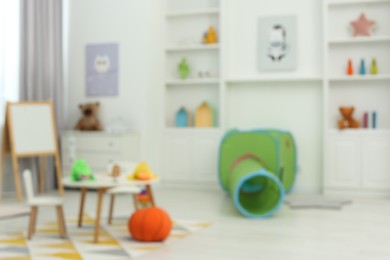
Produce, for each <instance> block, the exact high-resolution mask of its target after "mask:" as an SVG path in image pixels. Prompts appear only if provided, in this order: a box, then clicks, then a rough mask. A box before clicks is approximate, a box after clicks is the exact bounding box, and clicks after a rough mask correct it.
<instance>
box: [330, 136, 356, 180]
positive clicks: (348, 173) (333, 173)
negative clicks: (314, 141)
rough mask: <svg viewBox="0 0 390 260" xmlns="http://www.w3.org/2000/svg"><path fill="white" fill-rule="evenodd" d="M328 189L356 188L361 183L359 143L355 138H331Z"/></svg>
mask: <svg viewBox="0 0 390 260" xmlns="http://www.w3.org/2000/svg"><path fill="white" fill-rule="evenodd" d="M329 153H330V154H329V166H330V167H329V168H328V169H329V171H328V172H327V173H326V184H327V186H328V187H329V188H358V187H360V183H361V180H360V179H361V177H360V172H361V169H360V168H361V161H360V142H359V138H358V137H357V136H332V137H331V138H330V143H329Z"/></svg>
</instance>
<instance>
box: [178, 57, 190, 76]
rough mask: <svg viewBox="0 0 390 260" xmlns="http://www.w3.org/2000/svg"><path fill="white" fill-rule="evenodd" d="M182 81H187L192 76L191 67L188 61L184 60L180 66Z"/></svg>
mask: <svg viewBox="0 0 390 260" xmlns="http://www.w3.org/2000/svg"><path fill="white" fill-rule="evenodd" d="M178 69H179V73H180V77H181V79H186V78H187V77H188V75H189V74H190V66H189V65H188V63H187V60H186V59H185V58H183V59H182V60H181V62H180V63H179V66H178Z"/></svg>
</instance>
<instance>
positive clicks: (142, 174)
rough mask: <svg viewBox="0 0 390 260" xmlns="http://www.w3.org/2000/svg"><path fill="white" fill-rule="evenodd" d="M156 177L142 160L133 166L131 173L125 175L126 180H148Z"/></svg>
mask: <svg viewBox="0 0 390 260" xmlns="http://www.w3.org/2000/svg"><path fill="white" fill-rule="evenodd" d="M155 178H157V176H156V175H155V174H154V173H153V172H152V169H151V168H150V167H149V165H148V164H147V163H145V162H142V163H140V164H138V165H137V167H135V170H134V172H133V174H130V175H128V176H127V179H128V180H141V181H148V180H152V179H155Z"/></svg>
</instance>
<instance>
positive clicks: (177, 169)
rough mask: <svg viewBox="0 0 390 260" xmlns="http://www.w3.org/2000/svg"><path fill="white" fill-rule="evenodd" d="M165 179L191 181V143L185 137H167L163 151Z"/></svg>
mask: <svg viewBox="0 0 390 260" xmlns="http://www.w3.org/2000/svg"><path fill="white" fill-rule="evenodd" d="M163 157H164V172H163V176H162V178H163V179H166V180H173V181H182V180H189V177H190V170H191V168H190V165H191V143H190V140H189V139H188V138H185V137H183V136H174V135H167V136H166V137H165V145H164V150H163Z"/></svg>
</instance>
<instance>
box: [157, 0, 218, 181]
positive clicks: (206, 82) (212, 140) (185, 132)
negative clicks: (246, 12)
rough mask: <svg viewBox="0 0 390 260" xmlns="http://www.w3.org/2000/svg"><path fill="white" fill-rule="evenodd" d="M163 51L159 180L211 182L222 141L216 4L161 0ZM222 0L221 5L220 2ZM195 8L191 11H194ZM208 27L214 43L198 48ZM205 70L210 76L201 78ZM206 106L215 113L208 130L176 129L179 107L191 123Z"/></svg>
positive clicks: (200, 0)
mask: <svg viewBox="0 0 390 260" xmlns="http://www.w3.org/2000/svg"><path fill="white" fill-rule="evenodd" d="M165 2H166V8H167V10H166V15H165V20H166V30H165V31H166V32H165V35H166V39H167V40H166V44H165V45H166V48H165V68H166V76H165V84H164V96H165V97H164V100H165V101H164V108H163V110H164V117H165V118H164V125H163V132H164V133H163V136H164V141H163V144H162V145H163V151H162V154H163V162H164V165H163V174H164V176H163V179H164V180H166V181H193V182H208V183H215V182H216V178H215V169H216V168H217V165H216V163H217V158H216V156H217V155H218V146H219V141H220V138H221V133H222V131H221V124H222V122H221V118H222V117H223V115H222V109H221V106H222V102H221V93H222V88H223V84H224V82H223V80H222V76H223V75H222V64H223V63H222V55H221V52H222V45H221V44H220V43H221V42H222V35H221V34H220V30H221V28H220V25H221V14H222V11H221V6H220V3H219V2H220V1H215V0H186V1H181V0H165ZM221 2H223V1H221ZM193 10H195V11H193ZM209 26H213V27H214V28H215V30H216V32H217V36H218V43H216V44H210V45H208V44H203V43H202V37H203V35H204V33H205V32H206V31H207V30H208V28H209ZM183 58H185V59H186V60H187V63H188V64H189V67H190V75H189V77H188V78H187V79H181V78H180V75H179V71H178V64H179V63H180V61H181V60H182V59H183ZM205 72H208V73H210V74H211V75H209V76H208V77H205V74H206V73H205ZM203 101H207V102H209V103H210V104H211V105H212V106H213V107H214V108H215V110H216V118H217V125H216V126H215V127H210V128H196V127H193V126H190V127H175V116H176V112H177V111H178V110H179V109H180V107H182V106H184V107H185V108H186V109H187V110H188V111H189V112H190V115H191V119H192V121H194V115H195V112H196V109H197V107H198V106H199V105H200V104H201V103H202V102H203Z"/></svg>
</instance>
